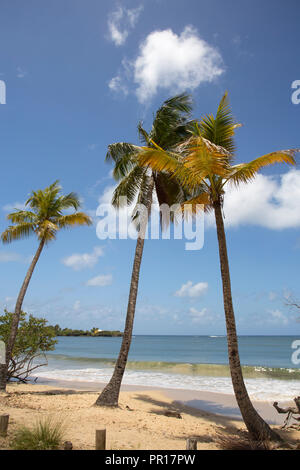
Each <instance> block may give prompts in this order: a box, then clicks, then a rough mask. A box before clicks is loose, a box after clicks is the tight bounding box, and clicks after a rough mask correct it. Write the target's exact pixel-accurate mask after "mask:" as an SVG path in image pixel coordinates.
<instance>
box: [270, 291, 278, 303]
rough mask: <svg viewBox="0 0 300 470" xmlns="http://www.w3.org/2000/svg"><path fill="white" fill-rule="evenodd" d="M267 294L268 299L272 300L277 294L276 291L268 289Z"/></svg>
mask: <svg viewBox="0 0 300 470" xmlns="http://www.w3.org/2000/svg"><path fill="white" fill-rule="evenodd" d="M268 296H269V300H271V302H272V301H273V300H275V299H277V297H278V294H277V292H273V291H270V292H269V295H268Z"/></svg>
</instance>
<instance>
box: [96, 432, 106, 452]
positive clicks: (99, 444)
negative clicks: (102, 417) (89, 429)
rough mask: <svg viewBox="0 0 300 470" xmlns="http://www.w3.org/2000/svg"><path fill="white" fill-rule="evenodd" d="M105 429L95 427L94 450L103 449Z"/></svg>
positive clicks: (104, 445)
mask: <svg viewBox="0 0 300 470" xmlns="http://www.w3.org/2000/svg"><path fill="white" fill-rule="evenodd" d="M105 447H106V429H96V450H105Z"/></svg>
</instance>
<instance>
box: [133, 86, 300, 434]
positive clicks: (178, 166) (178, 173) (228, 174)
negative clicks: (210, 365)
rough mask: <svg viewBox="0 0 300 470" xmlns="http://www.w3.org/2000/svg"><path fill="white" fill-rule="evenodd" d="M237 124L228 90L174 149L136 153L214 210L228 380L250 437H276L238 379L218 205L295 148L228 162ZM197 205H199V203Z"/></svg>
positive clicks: (191, 203) (240, 377)
mask: <svg viewBox="0 0 300 470" xmlns="http://www.w3.org/2000/svg"><path fill="white" fill-rule="evenodd" d="M237 127H240V125H239V124H237V123H236V122H235V120H234V118H233V116H232V112H231V109H230V106H229V102H228V98H227V93H226V94H225V95H224V96H223V98H222V100H221V102H220V105H219V107H218V110H217V113H216V116H215V117H214V116H213V115H208V116H205V117H204V118H202V120H201V121H200V122H198V123H196V124H195V125H194V129H193V132H192V133H191V135H190V137H189V138H188V139H187V140H186V141H185V142H184V143H182V144H181V145H179V146H177V148H176V149H174V152H171V153H170V152H166V151H164V150H163V149H147V150H146V149H145V150H144V151H143V152H142V153H141V154H140V156H139V160H140V164H141V165H144V166H145V165H146V166H147V167H148V166H150V167H151V168H152V171H158V172H160V171H167V172H168V173H169V175H170V177H172V178H173V177H175V178H176V179H177V180H178V181H180V182H181V184H182V185H183V186H184V187H186V188H187V189H188V190H189V192H190V194H191V193H192V194H193V196H192V197H191V198H190V199H188V200H187V201H186V204H188V205H189V206H188V207H189V208H190V209H192V210H193V212H196V211H197V210H198V209H199V207H202V208H203V207H204V209H205V210H206V211H209V210H213V211H214V215H215V221H216V228H217V237H218V244H219V258H220V268H221V277H222V285H223V299H224V311H225V319H226V329H227V342H228V356H229V365H230V371H231V378H232V384H233V388H234V393H235V396H236V400H237V403H238V406H239V408H240V411H241V414H242V416H243V419H244V422H245V424H246V426H247V428H248V431H249V433H250V434H251V436H252V438H254V439H256V440H260V439H273V440H279V439H280V438H279V436H278V435H277V433H275V432H274V431H273V430H271V428H270V427H269V426H268V424H267V423H266V422H265V421H264V420H263V419H262V418H261V416H260V415H259V414H258V413H257V411H256V410H255V409H254V407H253V405H252V403H251V401H250V398H249V396H248V392H247V389H246V386H245V384H244V380H243V374H242V369H241V364H240V358H239V350H238V337H237V331H236V323H235V316H234V310H233V303H232V294H231V282H230V272H229V262H228V254H227V246H226V236H225V230H224V222H223V215H222V206H223V201H224V196H225V191H226V187H227V186H228V184H229V183H233V184H234V185H236V186H238V185H239V184H241V183H247V182H249V181H251V180H252V179H253V178H254V177H255V175H256V174H257V172H258V171H259V170H260V169H261V168H262V167H264V166H267V165H271V164H273V163H276V162H278V163H280V162H286V163H289V164H295V160H294V154H295V152H296V151H297V150H282V151H276V152H272V153H269V154H267V155H264V156H262V157H259V158H256V159H255V160H252V161H251V162H249V163H240V164H238V165H233V157H234V150H235V145H234V134H235V129H236V128H237ZM197 204H198V205H202V206H198V207H197Z"/></svg>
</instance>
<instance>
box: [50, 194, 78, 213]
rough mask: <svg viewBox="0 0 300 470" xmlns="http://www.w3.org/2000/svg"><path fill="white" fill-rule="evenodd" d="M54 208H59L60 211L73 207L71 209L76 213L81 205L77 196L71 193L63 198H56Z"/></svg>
mask: <svg viewBox="0 0 300 470" xmlns="http://www.w3.org/2000/svg"><path fill="white" fill-rule="evenodd" d="M56 206H57V208H59V210H60V211H61V210H64V209H70V208H71V207H73V209H75V211H77V210H78V209H79V207H80V206H81V204H80V199H79V196H78V195H77V194H76V193H74V192H71V193H69V194H66V195H65V196H61V197H60V198H57V203H56Z"/></svg>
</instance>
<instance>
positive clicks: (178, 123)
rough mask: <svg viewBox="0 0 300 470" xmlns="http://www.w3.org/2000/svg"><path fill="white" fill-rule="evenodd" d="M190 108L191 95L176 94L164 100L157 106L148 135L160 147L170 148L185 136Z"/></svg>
mask: <svg viewBox="0 0 300 470" xmlns="http://www.w3.org/2000/svg"><path fill="white" fill-rule="evenodd" d="M191 110H192V100H191V96H190V95H188V94H185V93H183V94H180V95H176V96H174V97H173V98H170V99H168V100H166V101H165V102H164V103H163V105H162V106H161V107H160V108H159V110H158V111H157V113H156V115H155V119H154V122H153V125H152V129H151V132H150V137H151V139H153V140H154V141H155V142H156V143H157V144H158V145H159V146H160V147H162V148H164V149H170V148H171V147H173V146H174V145H176V144H178V142H179V141H180V140H182V139H183V138H184V137H186V136H187V133H186V128H185V125H186V124H187V121H188V118H189V116H190V113H191Z"/></svg>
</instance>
